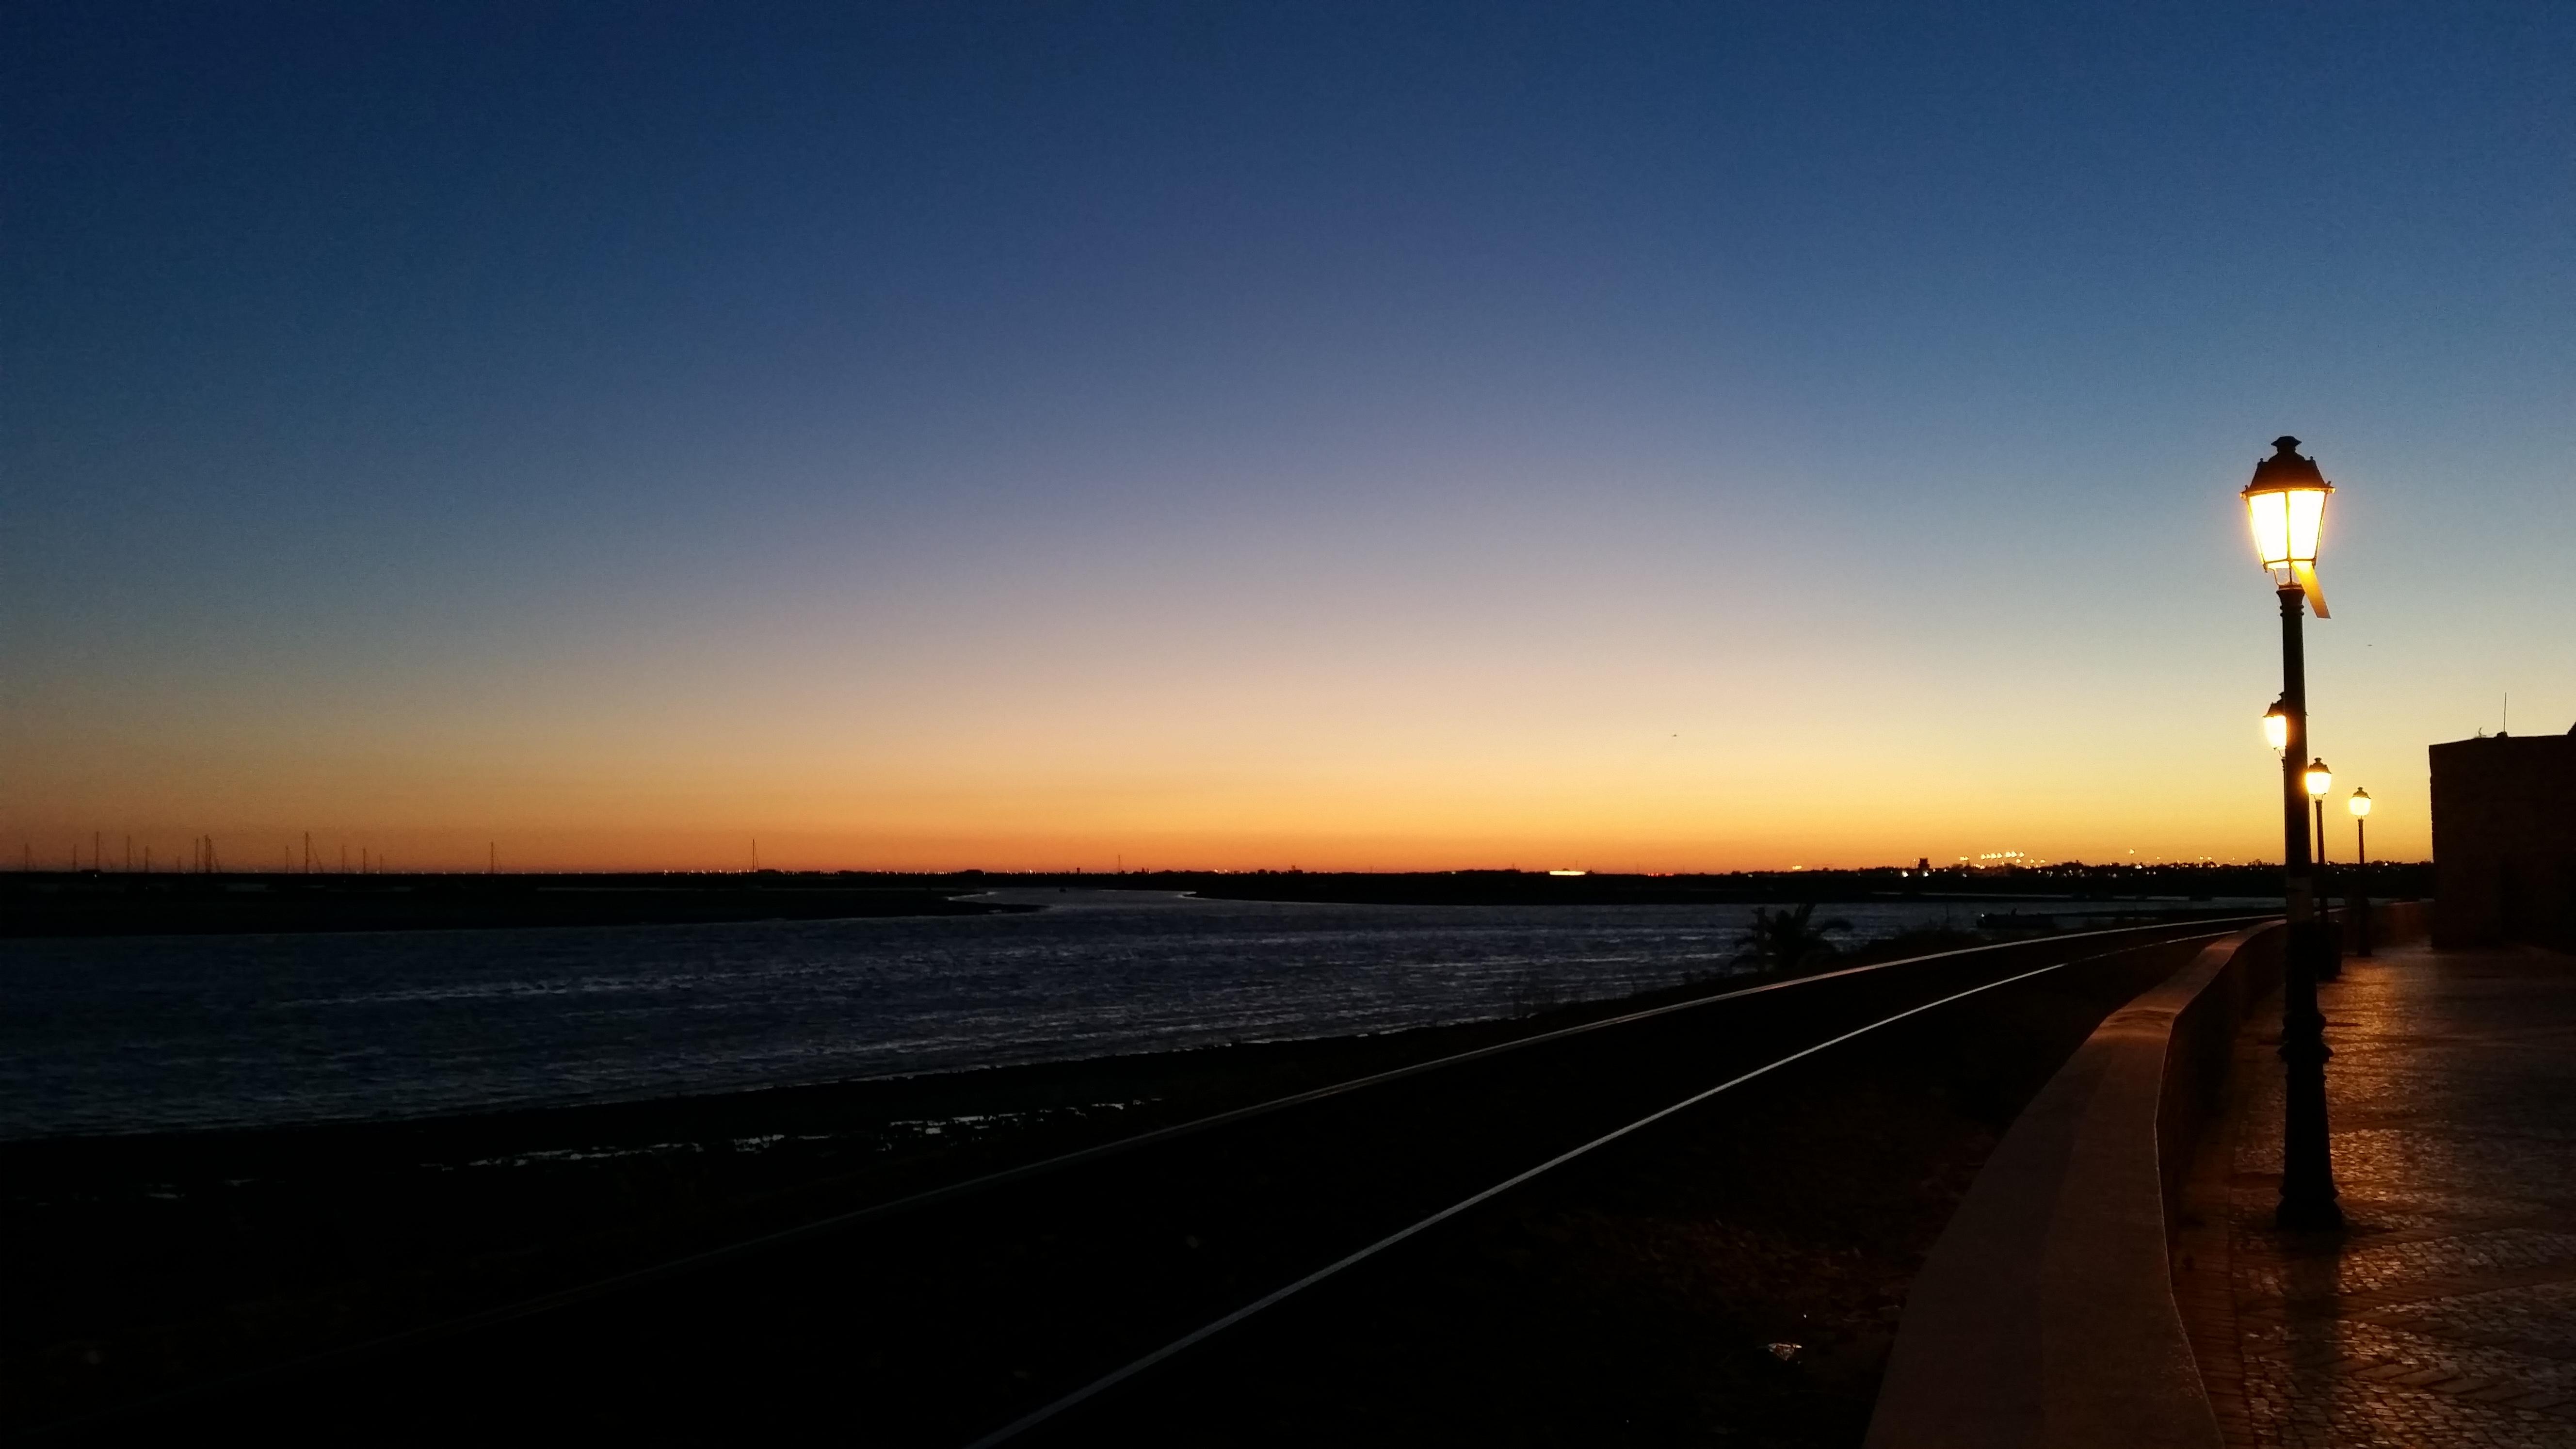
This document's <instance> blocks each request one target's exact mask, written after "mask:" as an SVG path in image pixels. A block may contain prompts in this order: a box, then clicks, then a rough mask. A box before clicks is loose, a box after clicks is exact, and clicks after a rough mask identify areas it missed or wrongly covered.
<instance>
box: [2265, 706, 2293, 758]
mask: <svg viewBox="0 0 2576 1449" xmlns="http://www.w3.org/2000/svg"><path fill="white" fill-rule="evenodd" d="M2263 743H2265V744H2267V745H2270V746H2271V747H2272V748H2273V749H2274V750H2276V751H2277V750H2286V749H2288V748H2289V747H2290V713H2289V711H2288V710H2285V709H2283V708H2281V707H2280V706H2279V705H2277V704H2276V705H2274V706H2272V710H2271V713H2269V714H2266V715H2264V716H2263Z"/></svg>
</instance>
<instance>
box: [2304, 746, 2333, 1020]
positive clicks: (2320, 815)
mask: <svg viewBox="0 0 2576 1449" xmlns="http://www.w3.org/2000/svg"><path fill="white" fill-rule="evenodd" d="M2299 779H2300V781H2301V783H2303V784H2305V785H2306V786H2307V787H2308V808H2309V809H2311V810H2313V811H2315V812H2316V819H2317V828H2316V831H2315V833H2313V834H2311V835H2310V836H2309V837H2308V839H2309V840H2311V841H2313V842H2315V848H2316V853H2317V854H2316V861H2315V865H2316V879H2317V889H2316V896H2317V914H2318V915H2319V916H2320V917H2325V910H2326V907H2325V903H2326V902H2327V901H2330V900H2333V899H2334V873H2333V872H2332V871H2329V870H2327V869H2326V792H2327V791H2328V790H2331V789H2333V788H2334V771H2332V770H2329V769H2327V768H2326V762H2325V761H2323V760H2311V761H2309V762H2308V768H2307V771H2306V773H2304V774H2302V775H2300V776H2299ZM2325 940H2326V944H2325V948H2324V949H2323V950H2321V951H2319V952H2318V953H2317V979H2318V980H2319V981H2340V980H2342V979H2343V943H2342V942H2341V941H2340V940H2339V939H2337V935H2336V932H2335V929H2334V923H2333V921H2332V919H2331V918H2326V925H2325Z"/></svg>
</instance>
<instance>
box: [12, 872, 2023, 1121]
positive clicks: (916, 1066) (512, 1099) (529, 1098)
mask: <svg viewBox="0 0 2576 1449" xmlns="http://www.w3.org/2000/svg"><path fill="white" fill-rule="evenodd" d="M987 899H992V900H997V901H1005V902H1012V903H1020V904H1029V905H1039V906H1043V907H1044V908H1045V909H1043V910H1041V911H1038V912H1035V913H1032V914H1009V915H993V916H969V917H923V918H916V919H892V920H860V921H763V922H756V923H748V924H736V925H707V926H620V927H607V928H547V929H530V930H499V931H420V932H371V933H358V934H338V935H281V936H161V937H147V938H140V939H136V938H127V939H113V940H61V941H11V942H0V1139H6V1138H19V1137H28V1136H37V1135H49V1134H55V1133H89V1132H130V1131H140V1130H149V1129H159V1128H173V1127H208V1126H231V1125H241V1124H251V1123H279V1122H294V1121H311V1120H317V1119H326V1118H354V1117H382V1116H401V1115H410V1114H416V1113H428V1112H446V1111H456V1110H460V1109H469V1108H480V1107H491V1106H496V1105H503V1104H530V1103H559V1102H586V1101H602V1100H610V1099H632V1098H647V1097H659V1096H667V1095H672V1094H676V1093H684V1092H706V1091H720V1090H725V1089H731V1088H743V1087H756V1086H777V1085H785V1084H793V1083H809V1082H825V1081H836V1080H842V1079H847V1078H852V1077H871V1076H887V1075H893V1074H898V1073H906V1072H919V1071H935V1070H942V1069H951V1068H959V1067H969V1066H983V1065H991V1064H997V1063H1007V1062H1032V1061H1051V1060H1066V1059H1072V1058H1080V1057H1093V1056H1103V1055H1108V1054H1112V1053H1118V1052H1131V1051H1140V1050H1153V1049H1165V1048H1174V1047H1185V1046H1195V1045H1203V1044H1209V1043H1215V1042H1223V1041H1228V1040H1234V1039H1243V1040H1254V1039H1272V1038H1282V1037H1311V1036H1333V1035H1340V1034H1344V1033H1350V1032H1362V1031H1383V1030H1388V1029H1391V1028H1400V1027H1410V1026H1423V1025H1429V1024H1433V1023H1438V1022H1452V1021H1467V1020H1474V1019H1477V1018H1482V1017H1493V1016H1502V1015H1510V1014H1513V1013H1516V1012H1520V1011H1526V1010H1529V1009H1531V1008H1532V1007H1534V1006H1538V1005H1544V1004H1548V1003H1552V1002H1557V1001H1572V1000H1579V999H1583V998H1587V997H1603V996H1618V995H1623V994H1625V993H1628V992H1631V991H1638V990H1644V989H1647V988H1650V987H1656V986H1663V985H1669V984H1671V983H1673V982H1677V981H1682V980H1686V979H1689V978H1692V977H1698V976H1707V975H1711V974H1714V973H1717V972H1720V971H1722V970H1724V969H1725V963H1726V960H1727V958H1728V957H1729V956H1731V955H1733V954H1734V951H1735V949H1736V944H1737V938H1738V937H1739V935H1740V934H1741V931H1742V927H1743V924H1744V921H1745V918H1746V916H1747V914H1748V908H1747V907H1744V906H1723V907H1715V906H1605V907H1596V908H1582V907H1497V906H1336V905H1305V904H1293V905H1291V904H1269V903H1261V902H1247V901H1202V900H1196V899H1192V898H1188V897H1183V896H1177V895H1165V894H1151V893H1145V892H1136V891H1068V892H1057V891H1053V890H1026V891H1016V890H1015V891H999V892H995V893H993V894H992V895H991V896H989V897H987ZM1976 909H1977V908H1976V907H1975V906H1973V905H1952V906H1948V907H1944V906H1941V905H1938V904H1934V905H1928V906H1927V905H1924V904H1920V903H1908V904H1888V905H1853V906H1830V907H1823V908H1820V909H1819V911H1818V914H1819V915H1833V916H1839V917H1841V918H1843V919H1846V920H1848V921H1850V922H1851V923H1852V925H1853V927H1854V930H1853V931H1852V932H1851V933H1850V936H1849V939H1855V940H1859V939H1868V938H1872V937H1877V936H1884V935H1889V934H1892V933H1894V932H1896V931H1898V930H1902V929H1905V928H1907V927H1911V926H1918V925H1927V924H1938V923H1940V922H1941V921H1942V920H1943V919H1944V917H1945V916H1946V917H1948V918H1950V919H1952V920H1954V921H1956V922H1957V923H1958V924H1961V925H1966V924H1969V923H1970V922H1971V921H1973V919H1974V916H1975V912H1976Z"/></svg>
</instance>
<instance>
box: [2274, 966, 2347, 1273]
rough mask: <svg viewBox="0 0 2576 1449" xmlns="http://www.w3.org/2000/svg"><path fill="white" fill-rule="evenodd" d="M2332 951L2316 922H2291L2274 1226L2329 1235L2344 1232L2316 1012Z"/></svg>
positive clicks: (2322, 1034) (2321, 1024)
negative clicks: (2282, 1112) (2321, 976)
mask: <svg viewBox="0 0 2576 1449" xmlns="http://www.w3.org/2000/svg"><path fill="white" fill-rule="evenodd" d="M2334 949H2335V944H2334V935H2333V932H2332V931H2331V929H2330V928H2329V927H2328V926H2327V923H2326V922H2324V921H2320V920H2314V919H2310V920H2305V921H2293V922H2292V923H2291V925H2290V929H2289V939H2288V940H2286V941H2284V942H2283V943H2282V950H2283V952H2284V953H2285V956H2284V963H2283V964H2284V965H2285V967H2286V968H2287V969H2286V970H2284V971H2283V972H2282V982H2281V1065H2282V1066H2283V1068H2284V1069H2285V1071H2286V1075H2287V1077H2288V1081H2287V1084H2286V1085H2287V1087H2288V1094H2287V1100H2286V1101H2285V1102H2284V1104H2283V1105H2284V1107H2285V1109H2286V1110H2285V1115H2284V1118H2283V1122H2282V1129H2283V1130H2282V1134H2281V1205H2280V1207H2279V1209H2278V1210H2277V1211H2276V1212H2275V1213H2274V1215H2273V1219H2272V1220H2273V1222H2274V1224H2275V1225H2276V1226H2279V1227H2281V1228H2284V1229H2288V1230H2290V1231H2293V1232H2331V1231H2333V1230H2335V1229H2338V1228H2341V1227H2342V1226H2343V1225H2344V1219H2343V1206H2342V1204H2341V1203H2340V1202H2338V1201H2337V1200H2336V1199H2337V1197H2338V1194H2337V1193H2336V1191H2335V1180H2334V1157H2333V1152H2332V1148H2331V1145H2330V1144H2331V1141H2332V1139H2331V1138H2330V1137H2329V1135H2328V1129H2327V1124H2326V1062H2327V1060H2328V1059H2329V1058H2331V1057H2332V1056H2333V1055H2334V1051H2333V1049H2332V1048H2330V1047H2328V1046H2327V1045H2326V1017H2325V1013H2324V1012H2323V1011H2320V1010H2318V1008H2317V977H2318V975H2319V974H2320V973H2319V971H2318V968H2319V967H2320V966H2321V965H2322V964H2323V963H2324V961H2325V959H2326V957H2327V953H2329V952H2331V951H2333V950H2334Z"/></svg>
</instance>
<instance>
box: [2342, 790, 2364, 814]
mask: <svg viewBox="0 0 2576 1449" xmlns="http://www.w3.org/2000/svg"><path fill="white" fill-rule="evenodd" d="M2344 803H2345V804H2346V805H2349V806H2350V807H2352V814H2353V818H2354V819H2356V820H2358V819H2360V818H2361V817H2362V816H2364V815H2367V814H2369V813H2370V792H2369V791H2368V790H2355V791H2353V792H2352V798H2351V799H2350V800H2347V801H2345V802H2344Z"/></svg>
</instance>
